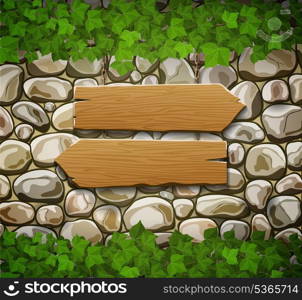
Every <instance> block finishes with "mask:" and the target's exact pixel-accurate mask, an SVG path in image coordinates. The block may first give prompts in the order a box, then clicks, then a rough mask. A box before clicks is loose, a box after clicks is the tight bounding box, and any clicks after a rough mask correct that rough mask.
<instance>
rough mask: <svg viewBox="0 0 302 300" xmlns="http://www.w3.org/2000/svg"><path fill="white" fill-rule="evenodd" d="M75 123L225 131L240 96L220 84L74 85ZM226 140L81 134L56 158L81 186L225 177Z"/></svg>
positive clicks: (190, 181)
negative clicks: (86, 136) (102, 137)
mask: <svg viewBox="0 0 302 300" xmlns="http://www.w3.org/2000/svg"><path fill="white" fill-rule="evenodd" d="M75 98H76V99H81V100H85V101H79V102H76V103H75V116H74V120H75V122H74V127H75V128H79V129H111V130H115V129H120V130H126V129H127V130H150V131H153V130H154V131H170V130H191V131H222V130H223V129H224V128H225V127H226V126H227V125H228V124H229V123H230V122H231V121H232V120H233V119H234V118H235V116H236V115H237V114H238V113H239V112H240V111H241V109H242V108H243V107H244V105H243V104H241V103H240V102H238V100H239V99H238V98H237V97H235V96H233V95H232V94H230V93H229V92H228V90H226V89H225V88H224V87H223V86H222V85H216V84H214V85H158V86H115V87H110V86H102V87H77V88H76V91H75ZM226 148H227V145H226V143H225V142H215V141H138V140H97V139H94V140H87V139H85V140H81V141H79V142H77V143H76V144H74V145H73V146H71V147H70V148H69V149H67V150H66V151H65V152H64V153H62V154H61V155H60V156H59V157H58V158H57V159H56V162H57V163H58V164H60V165H61V167H62V168H63V169H64V170H65V171H66V173H67V174H68V175H69V177H71V179H72V180H73V182H74V183H75V184H77V185H78V186H80V187H109V186H129V185H138V184H146V185H160V184H166V183H179V184H198V183H202V184H224V183H227V166H226V162H224V161H221V160H222V159H223V158H226V156H227V149H226Z"/></svg>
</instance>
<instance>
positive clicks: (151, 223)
mask: <svg viewBox="0 0 302 300" xmlns="http://www.w3.org/2000/svg"><path fill="white" fill-rule="evenodd" d="M139 221H141V222H142V224H143V225H144V227H145V228H146V229H149V230H152V231H156V230H164V229H169V228H172V227H173V224H174V210H173V207H172V205H171V204H170V202H168V201H166V200H163V199H161V198H158V197H145V198H142V199H139V200H136V201H135V202H134V203H133V204H131V205H130V206H129V208H128V209H127V210H126V211H125V213H124V223H125V226H126V228H127V230H129V229H130V228H131V227H133V226H134V225H136V224H137V223H138V222H139Z"/></svg>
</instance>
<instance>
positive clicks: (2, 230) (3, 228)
mask: <svg viewBox="0 0 302 300" xmlns="http://www.w3.org/2000/svg"><path fill="white" fill-rule="evenodd" d="M4 230H5V227H4V225H3V224H1V223H0V237H1V236H2V234H3V232H4Z"/></svg>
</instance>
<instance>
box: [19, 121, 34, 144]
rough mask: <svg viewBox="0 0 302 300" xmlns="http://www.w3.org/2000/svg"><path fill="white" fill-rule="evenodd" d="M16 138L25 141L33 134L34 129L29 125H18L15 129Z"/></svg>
mask: <svg viewBox="0 0 302 300" xmlns="http://www.w3.org/2000/svg"><path fill="white" fill-rule="evenodd" d="M15 133H16V136H17V137H18V138H19V139H20V140H22V141H27V140H29V139H30V138H31V136H32V135H33V133H34V128H33V127H32V126H31V125H29V124H19V125H17V126H16V127H15Z"/></svg>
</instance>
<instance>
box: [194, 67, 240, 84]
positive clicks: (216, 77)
mask: <svg viewBox="0 0 302 300" xmlns="http://www.w3.org/2000/svg"><path fill="white" fill-rule="evenodd" d="M236 81H237V74H236V71H235V70H234V68H233V67H231V66H220V65H217V66H215V67H210V68H206V67H201V68H200V70H199V83H221V84H222V85H224V86H225V87H226V88H230V87H232V86H233V85H234V84H235V83H236Z"/></svg>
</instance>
